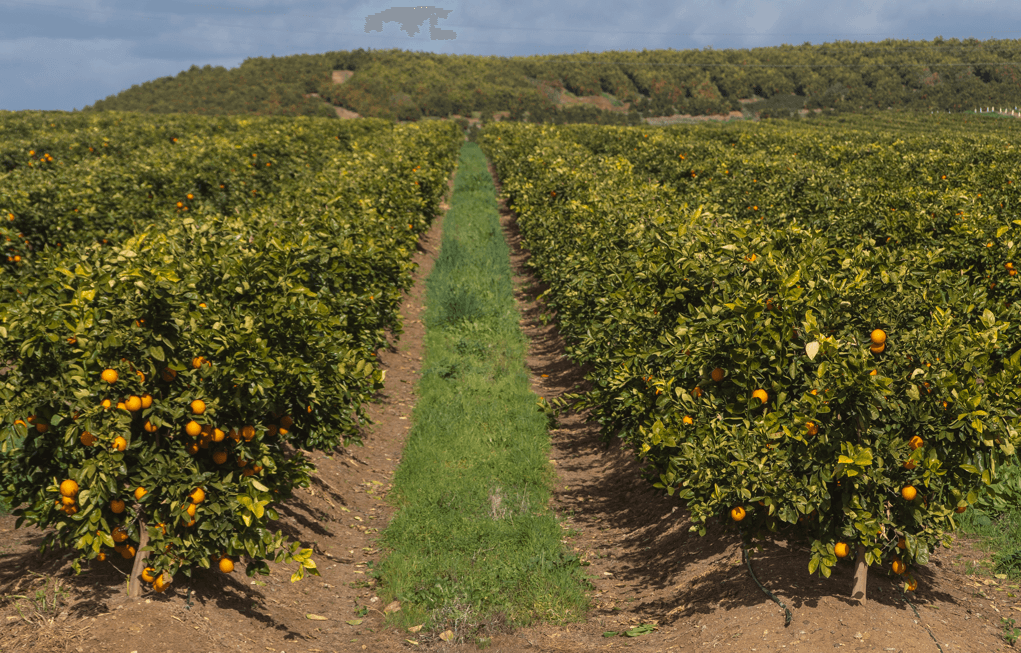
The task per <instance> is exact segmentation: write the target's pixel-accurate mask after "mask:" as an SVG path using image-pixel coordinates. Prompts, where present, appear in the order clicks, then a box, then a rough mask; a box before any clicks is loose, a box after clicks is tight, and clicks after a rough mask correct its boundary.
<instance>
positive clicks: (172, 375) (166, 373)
mask: <svg viewBox="0 0 1021 653" xmlns="http://www.w3.org/2000/svg"><path fill="white" fill-rule="evenodd" d="M160 377H161V378H162V379H163V380H164V381H166V382H167V383H170V382H171V381H173V380H174V379H176V378H177V372H175V371H174V370H172V369H170V368H169V367H164V368H163V372H161V373H160Z"/></svg>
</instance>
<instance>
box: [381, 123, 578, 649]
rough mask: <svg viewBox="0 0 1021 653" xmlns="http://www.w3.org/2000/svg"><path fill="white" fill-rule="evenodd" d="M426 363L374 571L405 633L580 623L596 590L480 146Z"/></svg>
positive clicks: (462, 634) (459, 211)
mask: <svg viewBox="0 0 1021 653" xmlns="http://www.w3.org/2000/svg"><path fill="white" fill-rule="evenodd" d="M426 296H427V304H426V305H427V306H428V309H427V312H426V337H425V345H426V355H425V361H424V364H423V371H422V378H421V380H420V381H419V384H418V396H419V398H418V402H417V404H416V406H415V409H414V414H413V420H414V422H413V426H412V430H411V433H410V437H409V439H408V443H407V445H406V448H405V450H404V455H403V460H402V463H401V465H400V467H399V468H398V470H397V473H396V475H395V477H394V488H393V491H392V492H391V494H390V496H391V498H392V500H393V501H394V502H395V504H396V505H397V506H398V507H399V510H398V511H397V513H396V515H395V517H394V519H393V521H392V522H391V523H390V525H389V526H388V528H387V529H386V530H385V531H384V532H383V535H382V544H383V546H384V547H386V549H387V551H388V553H387V555H386V556H385V558H384V559H383V560H382V561H381V563H380V565H379V566H378V567H377V577H378V578H379V579H380V581H381V587H382V590H383V594H384V598H386V599H387V600H388V601H389V600H392V599H397V600H400V601H401V603H402V607H401V610H400V612H398V613H396V614H394V615H393V619H394V620H395V621H396V622H397V625H400V626H411V625H418V624H420V623H425V624H426V626H427V628H444V629H445V628H453V629H454V631H455V634H456V635H457V636H458V638H459V639H470V638H472V637H476V638H477V637H479V636H481V635H483V634H484V633H485V632H487V631H492V630H494V629H498V628H499V627H501V626H502V625H523V624H527V623H530V622H533V621H535V620H538V619H541V620H545V621H552V622H558V623H562V622H565V621H570V620H575V619H579V618H581V617H583V615H584V612H585V611H586V609H587V607H588V603H587V598H586V594H585V589H586V582H585V579H584V575H583V573H582V570H581V564H580V562H579V560H578V559H577V557H576V556H574V555H572V554H570V553H569V552H568V551H566V550H565V546H564V544H563V543H562V542H561V540H563V539H565V537H566V534H565V531H564V530H563V529H562V528H561V525H560V523H559V521H558V519H557V517H556V516H555V515H554V514H553V513H552V512H551V511H550V510H549V508H548V504H549V499H550V494H551V488H552V482H553V479H554V472H553V468H552V466H551V464H550V462H549V446H550V445H549V433H548V431H547V421H546V417H545V416H544V415H543V414H542V413H541V412H540V411H539V410H538V409H537V403H536V402H537V397H536V396H535V395H534V394H533V393H532V392H531V390H530V387H529V381H528V376H527V371H526V368H525V363H524V356H525V352H526V346H527V343H526V340H525V338H524V336H523V335H522V333H521V331H520V329H519V327H518V323H519V320H520V314H519V313H518V311H517V309H516V307H515V304H514V295H513V287H512V284H511V268H510V259H509V251H508V247H507V244H506V242H505V240H504V238H503V233H502V231H501V229H500V224H499V213H498V211H497V207H496V198H495V191H494V189H493V184H492V178H491V177H490V175H489V173H488V171H487V169H486V161H485V157H484V156H483V154H482V152H481V150H479V148H478V147H477V146H476V145H475V144H474V143H466V144H465V146H464V149H463V150H462V152H461V160H460V164H459V168H458V172H457V176H456V180H455V185H454V193H453V197H452V200H451V208H450V210H449V212H448V213H447V216H446V219H445V224H444V233H443V241H442V244H441V249H440V255H439V258H438V260H437V262H436V266H435V267H434V269H433V271H432V273H431V274H430V276H429V278H428V280H427V282H426Z"/></svg>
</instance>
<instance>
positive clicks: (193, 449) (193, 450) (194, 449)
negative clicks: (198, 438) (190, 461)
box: [184, 442, 199, 456]
mask: <svg viewBox="0 0 1021 653" xmlns="http://www.w3.org/2000/svg"><path fill="white" fill-rule="evenodd" d="M184 449H185V451H187V452H188V453H189V454H190V455H192V456H194V455H195V454H197V453H198V452H199V445H198V443H197V442H192V443H190V444H188V446H186V447H185V448H184Z"/></svg>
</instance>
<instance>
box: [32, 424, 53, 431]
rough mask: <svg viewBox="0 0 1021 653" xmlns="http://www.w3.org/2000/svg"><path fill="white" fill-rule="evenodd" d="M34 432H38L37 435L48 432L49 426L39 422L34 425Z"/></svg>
mask: <svg viewBox="0 0 1021 653" xmlns="http://www.w3.org/2000/svg"><path fill="white" fill-rule="evenodd" d="M35 430H36V431H38V432H39V433H45V432H47V431H49V430H50V425H49V424H43V423H42V422H39V423H38V424H36V425H35Z"/></svg>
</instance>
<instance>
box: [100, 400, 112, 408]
mask: <svg viewBox="0 0 1021 653" xmlns="http://www.w3.org/2000/svg"><path fill="white" fill-rule="evenodd" d="M99 405H100V406H102V407H103V410H110V407H111V406H113V402H112V401H110V400H109V399H104V400H103V402H102V403H101V404H99Z"/></svg>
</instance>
